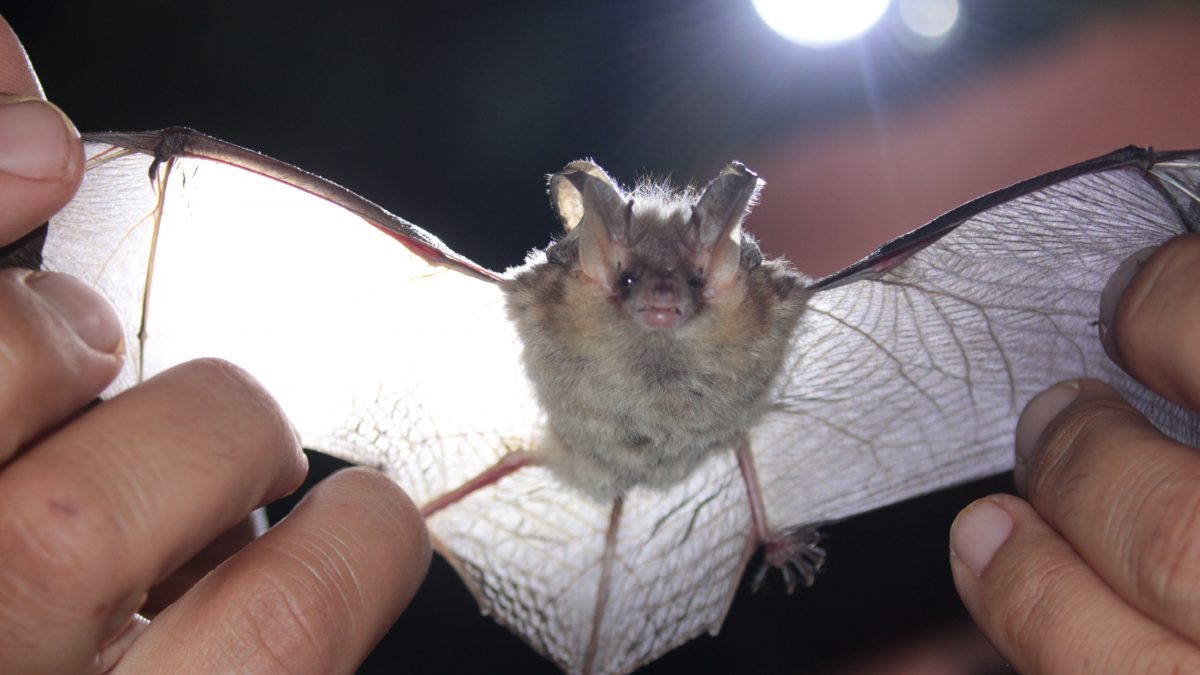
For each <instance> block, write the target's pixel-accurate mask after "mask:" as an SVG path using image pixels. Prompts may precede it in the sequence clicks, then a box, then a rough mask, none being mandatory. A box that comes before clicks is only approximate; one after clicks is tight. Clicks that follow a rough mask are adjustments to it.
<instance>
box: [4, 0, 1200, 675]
mask: <svg viewBox="0 0 1200 675" xmlns="http://www.w3.org/2000/svg"><path fill="white" fill-rule="evenodd" d="M21 4H23V5H24V6H21V7H16V8H11V7H6V8H5V9H4V14H5V16H6V18H7V19H8V20H9V22H10V23H11V24H12V25H13V27H14V28H15V29H16V31H17V33H18V35H20V36H21V38H22V39H23V41H24V43H25V46H26V48H27V50H28V52H29V54H30V57H31V59H32V60H33V63H34V64H35V66H36V67H37V69H38V72H39V74H40V76H41V78H42V82H43V85H44V86H45V88H46V93H47V96H48V97H49V98H50V99H51V100H52V101H54V102H56V103H57V104H59V105H60V106H61V107H62V108H63V109H64V110H66V111H67V113H68V114H70V115H71V116H72V118H73V119H74V121H75V122H76V124H77V125H78V126H79V127H80V128H81V129H83V130H110V129H114V130H140V129H155V128H160V127H165V126H171V125H186V126H191V127H194V128H197V129H200V130H202V131H204V132H206V133H209V134H212V135H214V136H217V137H219V138H223V139H226V140H229V141H233V142H235V143H238V144H241V145H245V146H248V147H252V148H254V149H257V150H260V151H262V152H265V153H267V154H269V155H273V156H275V157H278V158H280V159H283V160H286V161H288V162H291V163H293V164H297V165H299V166H302V167H304V168H306V169H308V170H310V171H313V172H316V173H318V174H321V175H323V176H325V177H327V178H330V179H332V180H334V181H335V182H338V183H340V184H343V185H346V186H348V187H350V188H352V189H354V190H355V191H357V192H359V193H360V194H363V195H364V196H366V197H368V198H369V199H372V200H373V201H376V202H378V203H379V204H381V205H382V206H384V207H385V208H387V209H389V210H391V211H393V212H395V213H397V214H399V215H401V216H403V217H404V218H406V219H409V220H411V221H413V222H415V223H417V224H419V225H421V226H423V227H425V228H427V229H429V230H431V231H433V232H434V233H435V234H437V235H439V236H440V237H442V238H443V239H444V240H445V241H446V242H447V243H448V244H449V245H450V246H451V247H452V248H454V249H455V250H457V251H459V252H461V253H463V254H464V255H466V256H468V257H470V258H472V259H474V260H476V261H478V262H480V263H481V264H483V265H485V266H488V267H491V268H493V269H503V268H504V267H505V266H507V265H510V264H515V263H517V262H519V261H520V260H521V258H522V256H523V255H524V253H525V252H526V251H527V250H529V249H530V248H532V247H536V246H541V245H544V244H545V243H546V241H547V240H548V239H549V237H550V235H551V233H552V232H553V231H554V230H555V227H556V223H555V221H554V219H553V217H552V214H551V211H550V209H549V208H548V201H547V199H546V194H545V183H544V175H545V174H546V173H549V172H553V171H555V170H557V169H558V168H560V167H562V166H563V165H564V164H566V163H567V162H569V161H571V160H574V159H578V158H581V157H594V158H595V159H596V160H597V161H598V162H599V163H600V164H601V165H602V166H604V167H605V168H606V169H608V171H609V172H610V173H612V174H613V175H614V176H617V177H618V178H619V179H620V180H622V181H624V182H627V183H628V182H631V181H633V180H634V179H635V178H636V177H638V176H639V175H643V174H654V175H671V176H674V177H675V178H676V179H677V180H679V181H683V182H686V181H688V180H691V179H695V180H696V181H704V180H706V179H707V178H708V177H710V176H711V175H713V174H715V172H716V171H717V170H718V169H719V168H720V167H721V166H723V165H724V164H725V163H727V162H728V161H729V160H730V159H734V158H738V159H742V160H744V161H746V162H747V163H748V164H750V165H751V166H752V167H754V168H757V169H758V170H759V171H760V173H762V174H763V175H764V177H765V178H766V179H767V181H768V188H767V190H766V192H765V194H764V204H763V206H762V207H761V208H760V210H759V213H758V214H757V216H756V218H752V219H751V221H750V228H751V229H752V230H754V231H756V232H759V233H760V234H761V235H762V236H763V238H764V242H765V244H766V248H767V249H768V252H770V253H775V254H784V253H786V254H787V255H789V257H791V258H792V259H793V260H795V261H797V264H798V266H800V267H801V269H803V270H806V271H809V272H810V273H813V274H824V273H828V272H830V271H832V270H833V269H836V268H837V267H838V266H840V265H843V264H846V263H848V262H850V261H851V260H853V259H854V258H856V257H858V256H860V255H862V254H865V253H866V252H867V251H869V250H870V249H871V248H872V247H873V246H875V245H877V244H879V243H881V242H882V241H883V240H884V239H885V238H887V237H889V236H893V235H895V234H899V233H900V232H902V231H904V230H907V229H911V228H913V227H916V226H917V225H920V224H921V223H922V222H924V221H925V220H927V219H929V218H931V217H932V216H935V215H937V214H938V213H939V212H941V211H944V210H946V209H949V208H950V207H953V206H955V205H956V204H957V203H959V202H961V201H965V200H966V199H967V198H970V197H971V196H974V195H976V194H979V193H981V192H983V191H986V190H989V189H994V188H997V187H1001V186H1002V185H1004V184H1006V183H1008V182H1012V181H1014V180H1016V179H1019V178H1023V177H1026V176H1028V175H1032V174H1034V173H1037V172H1040V171H1044V170H1048V169H1051V168H1054V167H1055V166H1058V165H1062V164H1066V163H1069V162H1071V161H1076V160H1080V159H1084V158H1086V157H1087V156H1089V155H1094V154H1100V153H1102V152H1104V151H1107V150H1111V149H1113V148H1115V147H1118V146H1120V145H1123V144H1126V143H1131V142H1132V143H1139V144H1148V143H1155V144H1158V145H1160V146H1161V145H1191V146H1197V145H1200V134H1198V133H1197V129H1196V126H1195V125H1194V124H1191V123H1190V122H1189V120H1191V119H1194V117H1195V111H1196V110H1197V109H1200V108H1198V107H1196V105H1195V104H1196V101H1195V99H1194V97H1195V96H1196V95H1195V94H1193V93H1191V92H1192V91H1194V90H1200V87H1196V86H1195V81H1194V77H1195V76H1194V74H1191V73H1190V72H1188V73H1186V74H1182V75H1180V74H1175V73H1174V71H1171V70H1170V69H1171V67H1172V66H1173V62H1176V61H1178V62H1179V63H1178V64H1174V65H1175V66H1177V67H1182V68H1186V69H1188V70H1189V71H1190V70H1192V69H1194V66H1195V63H1197V60H1196V58H1180V57H1179V56H1178V54H1175V53H1174V52H1172V53H1171V56H1170V58H1163V57H1160V56H1158V55H1156V52H1155V51H1154V50H1156V49H1175V48H1176V47H1174V46H1173V45H1176V43H1179V44H1183V43H1184V42H1187V43H1189V44H1190V43H1191V42H1195V40H1194V36H1195V35H1196V34H1197V33H1196V32H1195V30H1196V29H1195V27H1194V26H1193V27H1192V28H1191V29H1190V30H1191V32H1190V33H1189V32H1188V29H1187V21H1194V20H1195V18H1196V14H1195V13H1194V12H1192V11H1190V10H1191V7H1190V4H1191V3H1182V2H1176V3H1171V2H1160V3H1150V2H1096V1H1094V0H1093V1H1086V2H1085V1H1083V0H1075V1H1063V2H1055V3H1047V2H1042V1H1040V0H966V1H965V2H964V6H963V14H964V17H963V20H962V22H961V25H960V26H959V27H958V29H957V30H956V32H955V33H954V34H952V35H951V36H950V38H949V39H948V40H947V41H946V43H945V44H943V45H942V46H941V47H939V48H937V49H929V48H921V47H916V46H913V44H912V41H911V40H908V39H906V38H905V35H904V33H903V29H902V27H901V26H900V25H899V23H898V22H897V21H896V16H895V12H894V11H893V12H891V13H890V14H889V15H888V16H885V18H884V20H883V22H882V23H881V25H880V26H878V27H877V29H876V30H875V31H874V32H872V33H871V34H870V35H868V36H867V37H866V38H864V39H863V40H861V41H857V42H853V43H850V44H847V45H844V46H841V47H837V48H834V49H829V50H825V51H813V50H811V49H805V48H801V47H798V46H796V45H792V44H791V43H788V42H786V41H785V40H783V39H782V38H779V37H777V36H775V35H774V34H773V33H771V32H770V31H769V30H768V29H767V28H766V27H765V26H764V25H763V24H762V23H761V21H760V20H759V19H758V18H757V16H756V15H755V14H754V11H753V9H752V8H751V6H750V4H749V2H748V0H746V1H729V2H713V1H697V2H607V3H579V2H573V3H535V2H507V3H492V4H487V5H482V4H481V5H478V6H477V5H471V4H465V3H452V2H448V3H386V4H385V3H378V4H374V3H370V4H357V3H350V2H340V3H333V4H330V5H327V6H323V7H308V6H304V5H301V4H299V3H294V2H273V3H271V2H261V3H254V2H247V3H237V4H234V3H229V4H228V6H205V7H201V5H202V4H212V5H217V4H218V3H170V2H161V1H159V2H120V1H117V2H106V3H86V4H85V3H79V4H78V5H77V6H72V3H49V2H44V3H34V2H26V3H21ZM435 4H436V6H434V5H435ZM893 9H894V8H893ZM1163 17H1166V18H1163ZM1179 17H1184V18H1183V19H1180V18H1179ZM1180 26H1183V27H1182V28H1181V27H1180ZM1176 33H1181V34H1183V35H1190V36H1191V38H1190V40H1186V41H1185V40H1180V39H1178V36H1177V35H1176ZM1137 40H1141V41H1142V42H1137ZM1110 46H1111V49H1114V50H1126V51H1116V52H1112V53H1111V56H1110V57H1111V58H1112V59H1113V60H1114V61H1115V62H1118V63H1121V64H1129V68H1130V70H1129V71H1121V72H1119V73H1116V74H1114V71H1113V70H1112V69H1111V68H1107V67H1106V66H1104V65H1103V64H1104V63H1106V62H1105V61H1104V59H1105V58H1110V57H1108V56H1105V54H1108V53H1109V52H1107V51H1106V50H1109V49H1110ZM1178 49H1187V47H1186V46H1181V47H1178ZM1089 50H1090V51H1089ZM1126 53H1130V54H1134V55H1138V54H1142V55H1146V56H1145V60H1146V63H1145V64H1144V65H1143V64H1140V63H1138V61H1137V59H1136V58H1134V57H1126V56H1125V54H1126ZM1192 55H1193V56H1195V54H1194V52H1192ZM1181 72H1182V71H1181ZM1142 74H1144V76H1142ZM1181 78H1183V79H1181ZM1146 88H1149V89H1146ZM1188 96H1192V97H1193V98H1191V99H1188V98H1187V97H1188ZM1076 120H1078V121H1076ZM1021 125H1025V126H1021ZM989 143H991V144H992V145H988V144H989ZM805 200H809V201H805ZM821 200H825V201H821ZM872 208H873V209H876V210H875V211H871V210H870V209H872ZM818 214H819V215H818ZM839 242H840V243H839ZM333 465H334V464H333V462H332V461H329V462H326V461H324V460H322V459H321V458H317V459H316V460H315V461H314V469H317V470H328V469H329V468H331V467H332V466H333ZM314 473H315V474H316V475H320V474H319V471H315V472H314ZM1002 489H1003V490H1007V489H1009V487H1008V486H1007V484H1006V480H1005V479H996V480H993V481H990V482H987V483H981V484H976V485H971V486H966V487H964V488H959V489H955V490H952V491H948V492H946V493H942V494H939V495H934V496H931V497H927V498H923V499H919V500H914V501H911V502H909V503H906V504H901V505H898V506H895V507H892V508H889V509H886V510H883V511H881V512H877V513H872V514H866V515H864V516H861V517H858V518H855V519H853V520H851V521H848V522H845V523H841V524H837V525H834V526H831V527H829V528H828V529H827V530H826V534H827V536H828V538H827V544H828V549H829V552H830V555H829V560H828V564H827V567H826V570H827V571H826V573H825V574H823V575H822V576H821V578H820V580H819V581H818V583H817V584H816V586H815V587H813V588H811V589H808V590H805V591H803V592H800V593H798V594H797V595H796V596H792V597H788V596H785V595H784V594H783V593H782V590H781V588H780V584H779V583H775V584H774V585H773V586H768V588H767V589H766V590H765V591H764V592H761V593H759V594H757V595H750V594H748V593H743V594H741V595H739V597H738V598H737V600H736V601H735V603H734V605H733V608H732V611H731V612H730V614H729V616H728V618H727V619H726V622H725V627H724V629H723V630H722V633H721V635H720V637H718V638H716V639H712V638H709V637H702V638H698V639H697V640H695V641H693V642H691V643H689V644H688V645H686V646H685V647H683V648H681V649H678V650H676V651H675V652H672V653H671V654H668V655H667V656H666V657H664V658H663V659H661V660H660V661H658V662H656V663H655V664H653V665H652V666H651V667H649V668H647V669H646V672H662V673H665V672H676V671H680V672H682V671H685V670H686V671H692V672H728V671H734V670H737V671H740V672H764V673H765V672H785V671H786V672H818V671H825V670H827V669H831V668H835V667H840V666H843V665H845V664H853V663H859V664H861V663H862V659H864V658H867V657H870V656H872V655H874V654H881V653H885V652H887V651H888V650H891V649H894V648H903V647H904V646H905V645H911V644H914V643H917V642H922V641H928V640H929V639H930V636H933V635H944V634H947V633H949V634H950V635H953V636H961V635H963V633H962V632H960V628H959V627H960V626H962V625H964V624H965V622H966V618H965V613H964V612H963V610H962V609H961V605H960V603H959V601H958V600H957V597H956V596H955V595H954V591H953V587H952V586H951V583H950V578H949V573H948V565H947V561H946V550H947V549H946V546H947V534H946V533H947V530H948V527H949V524H950V522H951V520H952V519H953V517H954V515H955V514H956V513H957V510H958V509H959V508H961V507H962V506H963V505H965V504H966V503H968V502H969V501H970V500H971V499H972V498H974V497H976V496H981V495H983V494H986V493H987V492H988V491H994V490H1002ZM285 510H286V505H280V506H278V507H277V508H276V509H274V511H275V514H276V515H278V514H279V513H281V512H284V511H285ZM776 581H777V580H776ZM965 640H966V641H967V642H968V643H969V642H970V638H965ZM401 669H403V670H409V671H412V672H478V671H479V670H484V671H489V672H494V671H503V672H543V671H547V672H553V669H552V668H551V666H550V664H549V663H548V662H546V661H543V660H542V659H541V658H540V657H539V656H537V655H536V654H534V653H533V652H532V651H531V650H529V649H528V648H526V647H525V646H524V645H523V644H522V643H521V642H520V641H519V640H518V639H516V638H515V637H513V636H511V635H510V634H508V633H507V631H505V630H504V629H502V628H499V627H498V626H496V625H495V624H494V623H493V622H492V621H491V620H490V619H486V618H481V617H480V616H479V615H478V611H477V609H476V608H475V605H474V602H473V600H472V599H471V598H470V596H469V595H468V594H467V592H466V590H465V587H464V586H463V585H462V584H461V583H460V582H459V581H458V580H457V578H456V577H455V576H454V574H453V573H452V572H451V571H450V570H449V568H448V566H446V565H445V564H444V563H442V562H441V561H440V560H436V561H435V563H434V568H433V570H432V571H431V572H430V577H429V581H428V582H427V583H426V585H425V586H424V587H423V589H422V591H421V593H420V594H419V595H418V597H417V599H416V601H415V603H414V605H413V606H412V608H411V609H410V610H409V612H408V613H407V614H406V615H405V616H404V617H403V618H402V619H401V620H400V621H399V622H398V623H397V624H396V627H395V628H394V629H393V631H392V632H391V634H389V635H388V637H387V638H386V639H385V641H384V642H383V643H382V644H381V646H380V648H379V649H378V650H377V652H376V654H375V655H374V656H373V657H372V659H371V660H370V661H369V662H368V663H367V664H366V665H365V666H364V668H363V671H362V672H392V671H394V670H401ZM872 672H875V671H872Z"/></svg>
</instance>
